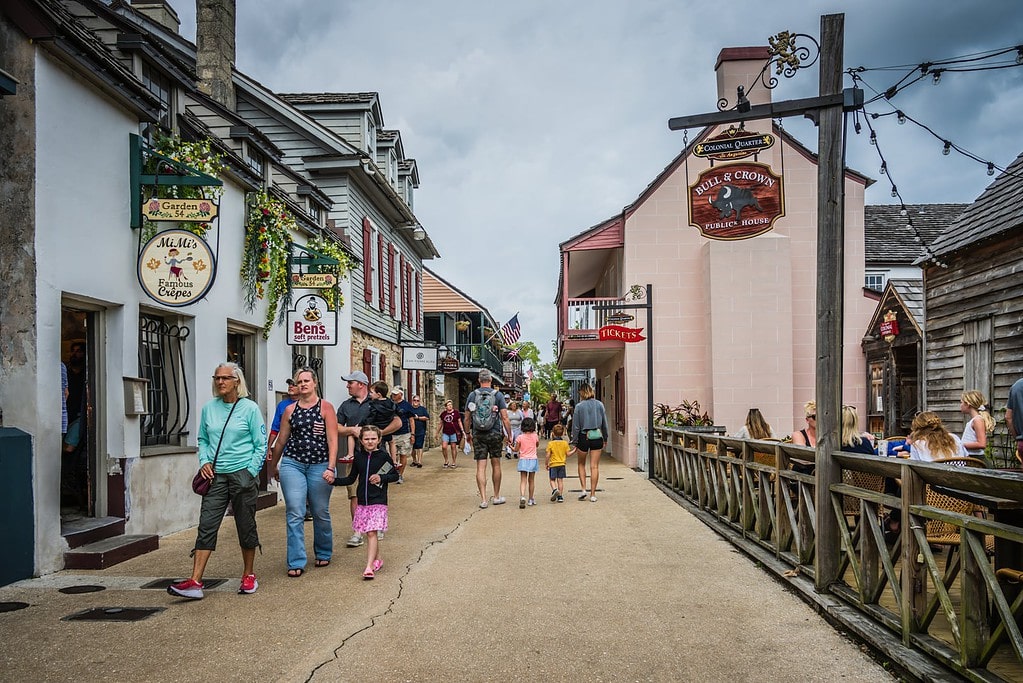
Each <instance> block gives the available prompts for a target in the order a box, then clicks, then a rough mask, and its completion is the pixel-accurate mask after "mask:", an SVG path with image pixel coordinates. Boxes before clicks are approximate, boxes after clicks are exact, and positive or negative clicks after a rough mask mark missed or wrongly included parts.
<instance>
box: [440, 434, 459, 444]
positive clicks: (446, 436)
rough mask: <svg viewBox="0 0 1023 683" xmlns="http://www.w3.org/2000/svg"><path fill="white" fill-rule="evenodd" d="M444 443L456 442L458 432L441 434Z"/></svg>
mask: <svg viewBox="0 0 1023 683" xmlns="http://www.w3.org/2000/svg"><path fill="white" fill-rule="evenodd" d="M440 438H441V439H442V440H443V442H444V443H458V434H441V435H440Z"/></svg>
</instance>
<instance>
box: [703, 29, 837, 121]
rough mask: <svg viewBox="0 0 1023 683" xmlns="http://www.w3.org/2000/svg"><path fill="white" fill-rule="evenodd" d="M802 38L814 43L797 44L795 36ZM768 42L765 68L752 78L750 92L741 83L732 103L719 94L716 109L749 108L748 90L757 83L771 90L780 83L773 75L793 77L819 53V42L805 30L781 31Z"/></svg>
mask: <svg viewBox="0 0 1023 683" xmlns="http://www.w3.org/2000/svg"><path fill="white" fill-rule="evenodd" d="M802 38H805V39H806V40H809V41H810V42H811V43H813V48H812V49H811V48H810V46H808V45H796V41H797V39H802ZM767 42H768V44H769V45H770V47H768V49H767V52H768V54H769V55H770V59H768V60H767V62H765V63H764V68H762V69H761V70H760V73H759V74H757V76H756V78H754V79H753V82H752V83H751V84H750V86H749V91H746V89H745V88H743V86H741V85H740V86H739V87H738V88H737V92H736V98H735V104H734V105H730V104H729V102H728V99H727V98H724V97H722V98H721V99H719V100H718V105H717V106H718V111H726V110H728V109H736V110H739V111H744V107H746V108H748V107H749V99H748V98H747V94H748V92H751V91H752V90H753V89H754V88H756V87H757V85H758V84H759V85H762V86H763V87H765V88H767V89H768V90H774V89H775V88H777V87H778V82H779V81H778V79H777V78H776V76H784V77H785V78H792V77H793V76H795V75H796V72H797V71H799V70H800V69H805V68H807V67H811V66H813V65H814V64H816V63H817V60H818V59H819V58H820V56H821V46H820V43H818V42H817V39H816V38H814V37H813V36H811V35H808V34H806V33H792V32H791V31H781V32H780V33H777V34H775V35H773V36H770V37H768V39H767ZM772 64H773V65H774V74H770V73H769V70H770V68H771V65H772Z"/></svg>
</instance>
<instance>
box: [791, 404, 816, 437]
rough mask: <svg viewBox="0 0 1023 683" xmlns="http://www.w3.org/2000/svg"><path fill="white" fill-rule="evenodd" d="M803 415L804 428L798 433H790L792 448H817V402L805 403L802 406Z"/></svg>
mask: <svg viewBox="0 0 1023 683" xmlns="http://www.w3.org/2000/svg"><path fill="white" fill-rule="evenodd" d="M803 414H804V415H805V416H806V427H804V428H803V429H800V430H799V431H798V432H792V445H793V446H809V447H810V448H816V447H817V401H807V402H806V404H805V405H804V406H803Z"/></svg>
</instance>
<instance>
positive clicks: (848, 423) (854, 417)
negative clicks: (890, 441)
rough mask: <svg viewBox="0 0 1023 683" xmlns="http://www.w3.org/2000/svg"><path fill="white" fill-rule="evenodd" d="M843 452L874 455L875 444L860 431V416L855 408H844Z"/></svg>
mask: <svg viewBox="0 0 1023 683" xmlns="http://www.w3.org/2000/svg"><path fill="white" fill-rule="evenodd" d="M842 450H843V451H846V452H848V453H866V454H867V455H873V454H874V444H872V443H871V442H870V439H868V438H866V436H864V434H863V432H861V431H860V416H859V415H858V414H857V413H856V408H854V407H853V406H842Z"/></svg>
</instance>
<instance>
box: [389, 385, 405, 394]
mask: <svg viewBox="0 0 1023 683" xmlns="http://www.w3.org/2000/svg"><path fill="white" fill-rule="evenodd" d="M395 394H401V395H402V396H404V395H405V390H404V389H402V388H401V387H394V388H393V389H391V396H394V395H395Z"/></svg>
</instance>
